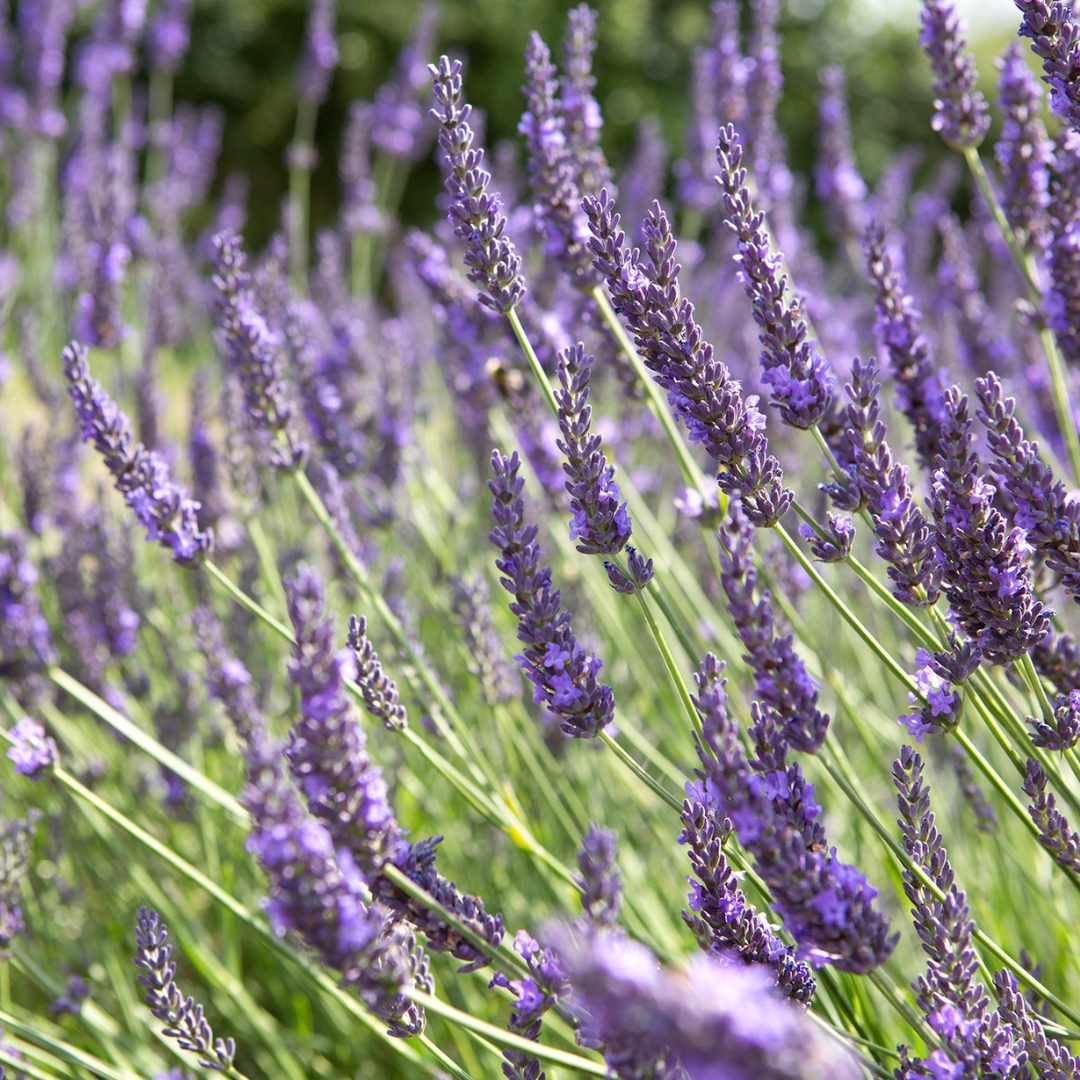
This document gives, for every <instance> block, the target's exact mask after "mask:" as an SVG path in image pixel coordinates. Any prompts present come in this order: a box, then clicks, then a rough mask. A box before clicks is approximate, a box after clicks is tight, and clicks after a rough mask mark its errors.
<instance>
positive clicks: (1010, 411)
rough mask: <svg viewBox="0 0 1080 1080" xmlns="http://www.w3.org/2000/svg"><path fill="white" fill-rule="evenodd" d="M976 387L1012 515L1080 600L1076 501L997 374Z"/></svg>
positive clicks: (1079, 532)
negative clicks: (1047, 460)
mask: <svg viewBox="0 0 1080 1080" xmlns="http://www.w3.org/2000/svg"><path fill="white" fill-rule="evenodd" d="M975 389H976V390H977V392H978V395H979V404H980V408H979V410H978V416H979V419H980V420H981V421H982V422H983V423H984V424H985V425H986V428H987V442H988V443H989V446H990V449H991V451H992V452H993V454H994V461H993V462H992V464H991V468H992V469H993V470H994V472H995V473H997V475H998V476H1000V477H1001V478H1002V479H1003V480H1004V482H1005V490H1006V491H1007V492H1008V493H1009V494H1010V495H1011V496H1012V497H1013V499H1014V500H1015V502H1016V514H1015V517H1014V521H1015V522H1016V524H1017V525H1018V526H1019V527H1020V528H1022V529H1023V530H1024V532H1025V535H1026V538H1027V542H1028V543H1029V544H1031V546H1032V547H1033V548H1035V550H1036V551H1037V552H1038V553H1039V554H1040V555H1042V556H1043V557H1044V558H1045V559H1046V565H1047V566H1048V567H1049V568H1050V569H1051V570H1053V571H1054V572H1055V573H1058V574H1060V575H1061V579H1062V585H1063V586H1064V588H1065V591H1066V592H1067V593H1068V594H1069V595H1070V596H1071V597H1072V598H1073V599H1074V600H1075V601H1076V602H1077V603H1078V604H1080V506H1078V505H1077V503H1076V501H1075V500H1074V499H1072V498H1070V497H1069V493H1068V491H1067V490H1066V488H1065V485H1064V484H1063V483H1062V482H1061V481H1060V480H1055V479H1054V470H1053V469H1051V468H1050V466H1049V465H1046V464H1045V463H1044V462H1043V460H1042V458H1041V456H1040V455H1039V444H1038V443H1034V442H1029V441H1028V439H1027V438H1025V436H1024V429H1023V428H1022V427H1021V426H1020V422H1019V421H1018V420H1017V419H1016V399H1015V398H1011V397H1009V398H1007V397H1005V393H1004V391H1003V390H1002V387H1001V380H1000V379H999V378H998V377H997V375H995V374H994V373H993V372H991V373H990V374H989V375H988V376H987V377H986V378H985V379H978V380H977V381H976V383H975Z"/></svg>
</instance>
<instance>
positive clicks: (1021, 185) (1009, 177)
mask: <svg viewBox="0 0 1080 1080" xmlns="http://www.w3.org/2000/svg"><path fill="white" fill-rule="evenodd" d="M998 66H999V67H1000V69H1001V75H1000V76H999V77H998V95H999V96H998V108H999V109H1000V110H1001V113H1002V117H1003V121H1004V122H1003V124H1002V129H1001V138H1000V139H999V140H998V142H997V145H996V146H995V147H994V157H995V158H997V163H998V166H999V167H1000V169H1001V178H1002V193H1001V203H1002V206H1003V208H1004V210H1005V216H1006V217H1007V218H1008V219H1009V224H1010V225H1011V226H1012V227H1013V230H1014V232H1015V233H1016V234H1017V237H1018V239H1019V240H1020V243H1021V244H1022V245H1024V246H1025V247H1031V246H1037V245H1038V244H1039V243H1040V241H1041V240H1043V239H1044V238H1045V233H1046V211H1047V207H1048V205H1049V202H1050V194H1049V183H1050V153H1051V144H1050V141H1049V140H1048V139H1047V137H1046V128H1045V126H1044V125H1043V122H1042V120H1041V119H1040V116H1039V113H1040V105H1041V101H1040V99H1041V98H1042V91H1041V90H1040V89H1039V84H1038V83H1037V82H1036V81H1035V76H1034V75H1032V74H1031V71H1030V70H1029V69H1028V66H1027V64H1026V63H1025V62H1024V57H1023V55H1022V53H1021V52H1020V45H1019V43H1018V42H1016V41H1014V42H1012V43H1011V44H1010V45H1009V48H1008V50H1007V51H1006V53H1005V55H1004V56H1003V57H1002V58H1001V60H1000V61H999V65H998Z"/></svg>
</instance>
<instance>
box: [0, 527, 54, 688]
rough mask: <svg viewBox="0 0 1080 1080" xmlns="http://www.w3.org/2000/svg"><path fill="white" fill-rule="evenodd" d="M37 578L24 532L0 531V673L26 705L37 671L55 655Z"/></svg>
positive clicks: (35, 686)
mask: <svg viewBox="0 0 1080 1080" xmlns="http://www.w3.org/2000/svg"><path fill="white" fill-rule="evenodd" d="M37 581H38V572H37V568H36V567H35V566H34V564H33V563H32V562H31V561H30V559H29V557H28V555H27V552H26V538H25V536H24V534H23V533H22V532H21V531H13V532H0V677H3V679H4V680H5V681H6V682H8V683H9V684H10V685H11V687H12V690H13V691H14V692H16V694H17V695H18V697H19V699H20V700H24V702H25V704H24V707H26V708H29V707H30V705H31V703H32V702H33V701H34V700H35V699H36V697H37V695H38V694H39V693H40V692H41V684H40V676H41V673H42V672H43V671H44V670H45V668H47V667H48V666H49V664H51V663H53V661H54V660H55V658H56V653H55V650H54V649H53V645H52V638H51V635H50V633H49V624H48V622H46V620H45V615H44V613H43V612H42V610H41V600H40V599H39V597H38V594H37V589H36V586H37Z"/></svg>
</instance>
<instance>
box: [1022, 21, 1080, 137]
mask: <svg viewBox="0 0 1080 1080" xmlns="http://www.w3.org/2000/svg"><path fill="white" fill-rule="evenodd" d="M1015 3H1016V6H1017V7H1018V8H1019V9H1020V13H1021V14H1022V15H1023V21H1022V22H1021V23H1020V36H1021V37H1026V38H1028V39H1030V41H1031V51H1032V52H1033V53H1034V54H1035V55H1036V56H1038V57H1039V58H1040V59H1041V60H1042V62H1043V82H1044V83H1046V84H1047V85H1048V86H1049V87H1050V108H1051V109H1053V111H1054V115H1055V116H1058V117H1060V119H1061V120H1062V121H1064V122H1065V123H1066V124H1068V125H1069V127H1071V128H1072V129H1073V130H1074V131H1076V130H1080V25H1078V24H1077V21H1076V16H1075V15H1074V13H1073V5H1072V4H1071V3H1066V2H1065V0H1015Z"/></svg>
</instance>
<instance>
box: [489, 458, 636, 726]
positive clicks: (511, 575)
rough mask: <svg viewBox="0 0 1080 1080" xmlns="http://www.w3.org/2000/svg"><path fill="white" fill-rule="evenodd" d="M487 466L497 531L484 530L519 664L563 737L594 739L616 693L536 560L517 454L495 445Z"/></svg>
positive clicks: (609, 717) (545, 569)
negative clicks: (520, 648) (514, 628)
mask: <svg viewBox="0 0 1080 1080" xmlns="http://www.w3.org/2000/svg"><path fill="white" fill-rule="evenodd" d="M491 464H492V468H493V469H494V471H495V479H494V480H489V481H488V487H489V488H490V489H491V493H492V495H493V496H494V497H493V499H492V503H491V512H492V514H493V516H494V518H495V528H494V529H492V531H491V533H490V534H489V535H490V539H491V542H492V543H493V544H494V545H495V546H496V547H497V548H499V550H500V557H499V558H498V559H496V560H495V565H496V567H498V569H499V570H500V571H501V572H502V573H503V574H505V575H506V576H505V577H503V578H501V579H500V580H501V582H502V585H503V588H504V589H506V591H507V592H508V593H510V594H511V595H512V596H513V597H514V601H513V603H511V605H510V610H511V611H512V612H513V613H514V614H515V615H516V616H517V617H518V639H519V640H520V641H522V642H524V644H525V651H524V653H523V654H522V655H521V656H519V657H518V663H519V664H520V665H521V669H522V671H524V673H525V677H526V678H527V679H529V681H530V682H532V683H533V685H534V687H535V690H534V691H533V700H534V701H535V702H536V704H537V705H547V707H548V709H549V711H550V712H551V713H552V714H553V715H554V716H555V717H557V718H558V719H560V720H561V721H562V730H563V733H564V734H565V735H569V736H571V737H572V738H576V739H592V738H595V737H596V736H597V735H599V734H600V732H602V731H603V730H604V728H605V727H607V725H608V724H610V723H611V721H612V720H613V719H614V716H615V695H614V694H613V693H612V692H611V687H610V686H606V685H603V684H601V683H599V682H598V681H597V678H596V676H597V673H598V672H599V670H600V668H601V666H602V661H601V660H599V659H598V658H597V657H595V656H591V655H590V654H589V653H587V652H586V651H585V650H584V649H583V648H582V647H581V646H580V645H579V644H578V642H577V639H576V638H575V637H574V631H573V629H572V627H571V625H570V612H568V611H562V610H561V608H560V604H561V600H562V597H561V594H560V592H559V590H558V589H555V588H552V585H551V568H550V567H547V566H541V565H540V545H539V544H537V542H536V533H537V528H536V526H535V525H526V524H525V500H524V499H522V497H521V493H522V490H523V489H524V487H525V481H524V480H523V479H521V477H519V476H518V468H519V467H520V465H521V460H520V458H519V457H518V455H517V453H516V452H515V453H514V454H512V455H511V456H510V457H509V458H507V457H504V456H503V455H502V454H501V453H499V451H498V450H496V451H495V453H494V454H493V455H492V458H491Z"/></svg>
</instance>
